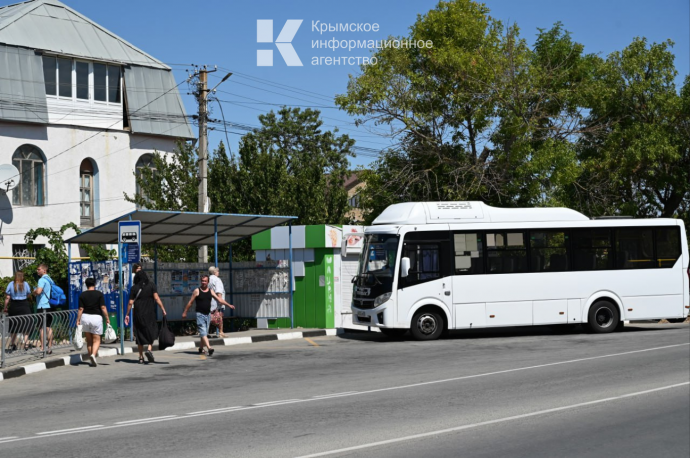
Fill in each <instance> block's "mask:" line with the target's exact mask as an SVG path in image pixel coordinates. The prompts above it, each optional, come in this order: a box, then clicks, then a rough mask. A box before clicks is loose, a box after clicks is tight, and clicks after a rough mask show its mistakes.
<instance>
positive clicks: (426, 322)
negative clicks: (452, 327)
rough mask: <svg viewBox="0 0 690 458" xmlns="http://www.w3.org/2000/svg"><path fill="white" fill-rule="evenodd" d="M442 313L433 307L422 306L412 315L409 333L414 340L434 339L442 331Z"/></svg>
mask: <svg viewBox="0 0 690 458" xmlns="http://www.w3.org/2000/svg"><path fill="white" fill-rule="evenodd" d="M444 327H445V325H444V320H443V315H442V314H441V312H439V311H438V310H436V309H433V308H422V309H420V310H418V311H417V313H415V314H414V317H412V326H410V333H411V334H412V337H413V338H414V339H415V340H436V339H438V338H439V337H441V334H442V333H443V328H444Z"/></svg>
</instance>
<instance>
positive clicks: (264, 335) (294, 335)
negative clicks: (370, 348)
mask: <svg viewBox="0 0 690 458" xmlns="http://www.w3.org/2000/svg"><path fill="white" fill-rule="evenodd" d="M343 332H344V330H343V329H303V328H299V329H251V330H249V331H238V332H233V333H228V334H226V336H228V337H225V338H219V339H216V338H214V337H213V336H209V337H211V338H210V339H209V340H210V343H211V346H214V347H219V346H227V345H242V344H251V343H257V342H270V341H272V340H290V339H302V338H305V337H321V336H334V335H337V334H342V333H343ZM198 346H199V336H198V335H195V336H176V337H175V346H173V347H171V348H167V349H166V350H165V351H177V350H186V349H190V348H197V347H198ZM157 348H158V342H156V343H155V344H154V345H153V351H159V350H157ZM85 349H86V344H84V350H85ZM137 351H138V350H137V345H136V343H134V342H130V341H125V353H124V354H128V353H136V352H137ZM119 354H120V344H119V343H115V344H102V345H101V348H100V349H99V350H98V355H97V357H98V358H105V357H110V356H117V355H119ZM88 359H89V358H88V355H87V354H86V352H85V351H84V352H77V351H76V350H74V348H63V349H56V350H53V354H52V355H50V356H48V357H46V358H45V359H36V357H32V358H26V359H22V360H18V361H15V362H14V364H13V365H12V366H11V367H9V368H5V369H3V370H2V371H0V381H2V380H8V379H11V378H17V377H21V376H23V375H28V374H33V373H34V372H40V371H44V370H47V369H53V368H55V367H60V366H69V365H76V364H79V363H81V362H87V361H88ZM8 362H10V363H12V361H11V360H10V361H8Z"/></svg>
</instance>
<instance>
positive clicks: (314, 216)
mask: <svg viewBox="0 0 690 458" xmlns="http://www.w3.org/2000/svg"><path fill="white" fill-rule="evenodd" d="M259 121H260V122H261V127H259V128H257V129H255V130H254V131H252V132H249V133H247V134H246V135H245V136H244V137H243V138H242V139H241V141H240V147H239V152H238V154H237V155H236V156H233V157H229V156H228V154H227V153H226V151H225V146H224V145H223V144H222V143H221V144H220V146H219V148H218V149H217V150H216V151H214V152H213V153H212V155H211V157H210V159H209V162H208V196H209V198H210V201H211V211H213V212H218V213H242V214H263V215H288V216H297V217H298V218H299V219H298V220H297V224H323V223H333V224H337V223H342V222H343V221H344V218H345V214H346V212H347V210H348V209H349V208H348V205H347V192H346V191H345V189H344V188H343V182H344V180H345V178H346V177H347V174H348V170H349V162H348V157H350V156H352V155H353V153H352V148H353V146H354V140H352V139H350V138H349V137H348V136H347V135H338V133H337V130H335V131H333V132H331V131H327V130H322V125H323V123H322V121H321V119H320V113H319V112H318V111H315V110H311V109H307V110H300V109H289V108H282V109H280V110H279V111H278V112H277V113H275V112H273V111H271V112H270V113H268V114H266V115H262V116H259ZM153 169H155V171H154V170H143V171H142V172H141V173H140V174H139V175H138V176H137V177H136V179H137V184H138V185H139V190H140V192H139V194H137V195H135V196H131V197H130V196H127V195H125V197H126V199H127V200H129V201H130V202H136V203H137V205H139V206H142V207H146V208H149V209H154V210H182V211H197V205H198V197H197V196H198V183H199V182H198V178H197V170H198V166H197V152H196V150H195V149H193V148H191V147H190V146H188V145H180V146H179V147H178V151H177V152H176V154H175V155H173V156H172V157H167V158H166V157H163V156H161V155H160V154H156V155H155V157H154V167H153ZM235 245H236V246H233V253H234V254H235V255H236V256H237V259H249V258H251V256H252V255H253V253H252V251H251V246H250V244H249V242H248V241H244V243H242V242H240V243H237V244H235ZM151 249H152V248H150V247H147V250H149V252H150V251H151ZM158 254H159V259H161V260H166V261H191V260H194V261H195V260H196V256H197V254H196V248H192V247H158ZM218 255H219V256H218V258H219V260H220V261H226V260H227V256H228V252H227V249H225V248H224V249H223V250H220V249H219V253H218ZM211 256H213V253H211Z"/></svg>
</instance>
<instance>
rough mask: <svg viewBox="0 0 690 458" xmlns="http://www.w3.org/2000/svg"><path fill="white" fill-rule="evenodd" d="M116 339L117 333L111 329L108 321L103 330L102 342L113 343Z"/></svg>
mask: <svg viewBox="0 0 690 458" xmlns="http://www.w3.org/2000/svg"><path fill="white" fill-rule="evenodd" d="M116 340H117V333H116V332H115V330H114V329H113V327H112V326H110V323H108V327H107V328H106V330H105V335H104V336H103V343H107V344H110V343H113V342H115V341H116Z"/></svg>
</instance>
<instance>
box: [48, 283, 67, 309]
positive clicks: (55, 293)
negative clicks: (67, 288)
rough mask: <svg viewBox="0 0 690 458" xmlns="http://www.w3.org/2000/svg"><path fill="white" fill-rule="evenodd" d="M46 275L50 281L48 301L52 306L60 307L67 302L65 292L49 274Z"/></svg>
mask: <svg viewBox="0 0 690 458" xmlns="http://www.w3.org/2000/svg"><path fill="white" fill-rule="evenodd" d="M46 277H47V278H48V281H49V282H50V297H48V303H49V304H50V306H51V307H59V306H61V305H64V304H65V302H67V296H65V292H64V291H63V290H62V288H60V287H59V286H58V285H57V284H55V282H54V281H53V279H52V278H50V277H48V275H46Z"/></svg>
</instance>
